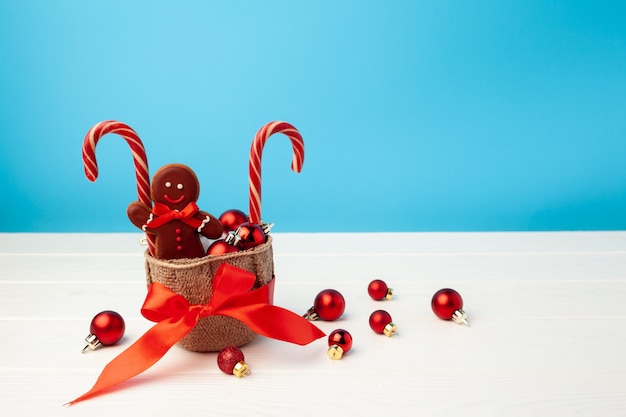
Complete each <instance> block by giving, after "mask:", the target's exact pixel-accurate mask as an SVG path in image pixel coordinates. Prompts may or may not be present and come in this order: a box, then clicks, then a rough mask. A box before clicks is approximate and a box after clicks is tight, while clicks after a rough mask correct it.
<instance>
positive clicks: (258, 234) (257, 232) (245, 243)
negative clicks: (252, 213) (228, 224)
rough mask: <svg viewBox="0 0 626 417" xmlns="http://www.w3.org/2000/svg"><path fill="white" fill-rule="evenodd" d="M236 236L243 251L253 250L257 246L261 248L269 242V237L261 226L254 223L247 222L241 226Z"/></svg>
mask: <svg viewBox="0 0 626 417" xmlns="http://www.w3.org/2000/svg"><path fill="white" fill-rule="evenodd" d="M235 235H237V236H238V237H239V241H238V242H237V247H239V248H240V249H242V250H247V249H252V248H253V247H255V246H259V245H261V244H263V243H265V242H266V241H267V235H266V234H265V232H263V229H261V226H259V225H258V224H254V223H248V222H245V223H243V224H240V225H239V227H238V228H237V230H235Z"/></svg>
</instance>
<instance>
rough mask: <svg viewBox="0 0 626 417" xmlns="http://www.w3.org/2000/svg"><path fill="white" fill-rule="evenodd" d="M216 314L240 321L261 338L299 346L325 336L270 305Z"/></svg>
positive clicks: (312, 326) (303, 321) (284, 310)
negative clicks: (264, 337)
mask: <svg viewBox="0 0 626 417" xmlns="http://www.w3.org/2000/svg"><path fill="white" fill-rule="evenodd" d="M218 314H223V315H225V316H230V317H232V318H235V319H237V320H240V321H242V322H244V323H245V324H246V326H248V327H249V328H250V330H252V331H253V332H255V333H257V334H260V335H262V336H266V337H269V338H272V339H277V340H282V341H284V342H290V343H295V344H297V345H301V346H303V345H308V344H309V343H311V342H313V341H314V340H317V339H319V338H320V337H324V336H326V334H325V333H324V332H322V331H321V330H320V329H319V328H318V327H317V326H315V325H314V324H313V323H311V322H310V321H309V320H307V319H305V318H303V317H301V316H299V315H297V314H296V313H294V312H292V311H289V310H287V309H284V308H282V307H278V306H274V305H270V304H253V305H248V306H239V307H237V308H235V309H232V310H231V309H228V311H221V312H219V313H218Z"/></svg>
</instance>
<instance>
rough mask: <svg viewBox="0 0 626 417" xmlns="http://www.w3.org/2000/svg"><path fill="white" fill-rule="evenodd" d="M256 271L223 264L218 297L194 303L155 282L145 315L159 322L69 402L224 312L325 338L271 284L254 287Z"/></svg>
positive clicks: (133, 370)
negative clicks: (276, 298) (273, 295)
mask: <svg viewBox="0 0 626 417" xmlns="http://www.w3.org/2000/svg"><path fill="white" fill-rule="evenodd" d="M255 279H256V277H255V275H254V274H253V273H251V272H248V271H245V270H243V269H240V268H237V267H235V266H233V265H230V264H223V265H222V266H220V268H219V269H218V271H217V273H216V274H215V276H214V277H213V295H212V297H211V300H210V301H209V302H208V303H207V304H204V305H202V304H189V302H188V301H187V300H186V299H185V298H184V297H183V296H181V295H178V294H176V293H174V292H172V291H171V290H170V289H169V288H167V287H166V286H164V285H162V284H159V283H157V282H155V283H152V285H150V287H149V289H148V295H147V296H146V300H145V302H144V304H143V307H142V308H141V314H142V315H143V316H144V317H145V318H147V319H148V320H150V321H154V322H156V323H157V324H155V325H154V326H153V327H152V328H151V329H150V330H148V331H147V332H146V333H145V334H144V335H143V336H141V337H140V338H139V339H138V340H137V341H136V342H135V343H133V344H132V345H131V346H130V347H128V349H126V350H125V351H124V352H122V353H120V354H119V355H118V356H117V357H116V358H114V359H113V360H112V361H111V362H110V363H109V364H108V365H106V366H105V367H104V369H103V370H102V373H101V374H100V376H99V377H98V380H97V381H96V383H95V385H94V386H93V387H92V388H91V390H89V391H88V392H86V393H85V394H83V395H81V396H80V397H78V398H76V399H75V400H73V401H71V402H69V403H68V405H72V404H75V403H77V402H79V401H83V400H86V399H88V398H91V397H93V396H95V395H98V394H100V393H101V391H103V390H105V389H107V388H109V387H112V386H114V385H117V384H119V383H121V382H123V381H126V380H128V379H130V378H132V377H134V376H136V375H138V374H140V373H142V372H143V371H145V370H147V369H148V368H150V367H151V366H152V365H154V364H155V363H156V362H157V361H158V360H159V359H161V357H163V355H165V353H167V351H168V350H169V349H170V348H171V347H172V346H174V344H176V343H177V342H178V341H179V340H180V339H182V338H183V337H184V336H185V335H186V334H187V333H189V332H190V331H191V329H193V328H194V326H195V325H196V324H197V323H198V320H199V319H200V318H202V317H207V316H212V315H222V316H229V317H232V318H235V319H237V320H240V321H242V322H243V323H245V324H246V325H247V326H248V327H249V328H250V330H252V331H253V332H255V333H257V334H260V335H263V336H267V337H270V338H273V339H278V340H282V341H285V342H291V343H295V344H298V345H306V344H308V343H311V342H312V341H314V340H316V339H319V338H320V337H323V336H325V335H324V333H323V332H322V331H321V330H320V329H318V328H317V327H316V326H315V325H313V324H312V323H311V322H309V321H308V320H306V319H304V318H303V317H301V316H299V315H297V314H295V313H293V312H291V311H289V310H286V309H284V308H281V307H277V306H274V305H271V304H269V302H268V300H269V290H268V286H267V285H264V286H262V287H260V288H256V289H252V290H251V288H252V286H253V285H254V281H255Z"/></svg>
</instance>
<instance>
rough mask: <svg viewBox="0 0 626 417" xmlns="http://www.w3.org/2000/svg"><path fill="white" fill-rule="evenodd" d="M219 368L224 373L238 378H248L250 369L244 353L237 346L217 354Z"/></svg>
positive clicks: (229, 347)
mask: <svg viewBox="0 0 626 417" xmlns="http://www.w3.org/2000/svg"><path fill="white" fill-rule="evenodd" d="M217 366H218V367H219V368H220V370H221V371H222V372H224V373H225V374H229V375H235V376H237V377H240V378H241V377H242V376H246V375H248V374H249V373H250V368H249V367H248V364H247V363H246V362H245V358H244V356H243V352H242V351H241V349H239V348H238V347H236V346H227V347H225V348H224V349H222V350H220V351H219V353H218V354H217Z"/></svg>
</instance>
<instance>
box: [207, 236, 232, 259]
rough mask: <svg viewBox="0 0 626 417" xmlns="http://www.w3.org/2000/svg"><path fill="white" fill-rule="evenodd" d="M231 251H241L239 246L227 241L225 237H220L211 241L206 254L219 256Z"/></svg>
mask: <svg viewBox="0 0 626 417" xmlns="http://www.w3.org/2000/svg"><path fill="white" fill-rule="evenodd" d="M231 252H239V248H238V247H237V246H233V245H231V244H230V243H226V241H225V240H224V239H219V240H216V241H215V242H213V243H211V245H210V246H209V248H208V249H207V251H206V254H207V255H214V256H217V255H224V254H225V253H231Z"/></svg>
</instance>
